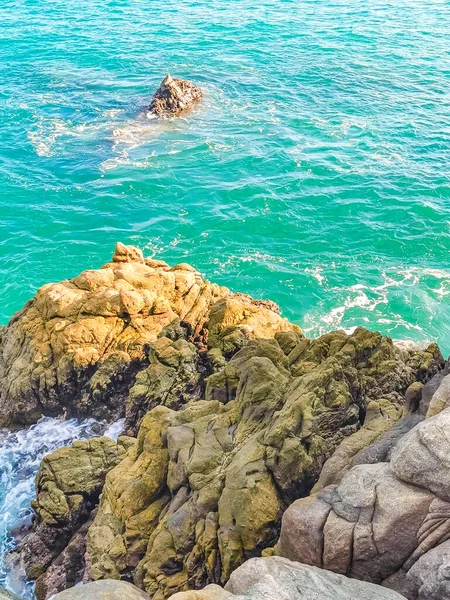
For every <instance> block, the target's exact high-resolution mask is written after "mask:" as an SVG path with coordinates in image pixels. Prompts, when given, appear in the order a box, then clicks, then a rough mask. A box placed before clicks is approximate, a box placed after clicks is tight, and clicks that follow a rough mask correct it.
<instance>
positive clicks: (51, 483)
mask: <svg viewBox="0 0 450 600" xmlns="http://www.w3.org/2000/svg"><path fill="white" fill-rule="evenodd" d="M125 453H126V449H125V448H124V447H123V446H122V445H121V444H120V443H118V444H116V442H114V441H113V440H111V439H109V438H107V437H100V438H94V439H92V440H89V441H78V442H75V443H74V444H73V445H72V446H71V447H69V448H61V449H59V450H56V451H55V452H53V453H51V454H49V455H48V456H46V457H45V458H44V460H43V461H42V463H41V466H40V468H39V472H38V474H37V478H36V492H37V495H36V500H35V501H34V502H33V503H32V506H33V508H34V510H35V514H36V516H35V519H34V522H33V530H32V532H31V533H30V534H28V535H27V536H25V538H24V539H23V540H21V541H20V544H19V546H18V547H17V549H16V550H14V551H13V553H12V555H11V558H10V561H12V562H13V563H14V562H15V563H20V565H21V566H23V568H24V569H25V574H26V576H27V577H28V578H30V579H37V584H36V597H37V598H38V599H39V600H40V599H44V598H48V597H49V596H51V595H52V594H54V593H56V592H58V591H60V590H62V589H65V588H66V587H70V586H71V585H75V583H77V582H78V581H80V579H81V578H82V577H83V574H84V554H85V538H86V533H87V530H88V526H89V524H90V519H91V513H92V511H93V509H94V508H95V507H96V506H97V505H98V501H99V496H100V492H101V489H102V487H103V484H104V481H105V477H106V473H107V472H108V471H109V470H110V469H112V468H113V467H114V466H116V465H117V464H119V463H120V461H121V460H122V458H123V457H124V456H125Z"/></svg>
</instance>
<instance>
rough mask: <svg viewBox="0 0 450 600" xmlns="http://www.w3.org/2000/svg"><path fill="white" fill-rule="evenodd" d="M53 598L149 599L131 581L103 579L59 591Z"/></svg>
mask: <svg viewBox="0 0 450 600" xmlns="http://www.w3.org/2000/svg"><path fill="white" fill-rule="evenodd" d="M54 600H150V597H149V596H147V594H145V593H144V592H143V591H142V590H140V589H139V588H137V587H136V586H135V585H132V584H131V583H126V582H125V581H116V580H114V579H104V580H103V581H94V582H93V583H87V584H86V585H81V586H79V587H74V588H71V589H70V590H65V591H64V592H60V593H59V594H56V596H54Z"/></svg>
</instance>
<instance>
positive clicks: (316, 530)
mask: <svg viewBox="0 0 450 600" xmlns="http://www.w3.org/2000/svg"><path fill="white" fill-rule="evenodd" d="M449 430H450V409H446V410H444V411H443V412H441V413H440V414H438V415H436V416H435V417H432V418H429V419H426V420H425V421H422V422H420V423H419V424H417V425H416V426H415V427H413V428H412V429H411V430H410V431H409V432H407V433H406V434H405V435H403V437H402V438H401V439H400V440H399V441H398V442H397V443H396V445H395V447H393V448H392V450H391V452H390V454H389V455H388V456H387V457H386V460H387V461H389V462H379V463H373V464H359V465H356V466H354V467H353V468H351V469H350V470H349V471H348V472H347V473H346V474H345V475H344V476H343V478H342V481H341V483H340V484H339V485H329V486H327V487H324V488H323V489H322V490H321V491H320V492H318V493H316V494H313V495H312V496H310V497H309V498H303V499H300V500H297V501H296V502H294V503H293V504H292V505H291V506H290V507H289V508H288V509H287V511H286V512H285V514H284V516H283V524H282V529H281V536H280V541H279V544H278V546H277V549H276V552H277V553H278V554H279V555H281V556H284V557H287V558H290V559H291V560H298V561H302V562H306V563H308V564H311V565H316V566H318V567H322V568H325V569H329V570H332V571H335V572H337V573H342V574H346V575H347V576H350V577H355V578H357V579H362V580H365V581H371V582H373V583H378V584H383V585H384V586H386V587H390V588H392V589H395V590H397V591H398V592H400V593H402V594H403V595H404V596H405V597H407V598H409V599H410V600H430V599H431V598H436V599H437V598H439V600H449V599H450V575H449V572H450V569H449V566H450V562H449V561H450V555H449V551H448V543H447V540H448V539H449V537H450V479H449V472H450V464H449V456H450V437H449V435H448V431H449Z"/></svg>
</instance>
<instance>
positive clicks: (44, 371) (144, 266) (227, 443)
mask: <svg viewBox="0 0 450 600" xmlns="http://www.w3.org/2000/svg"><path fill="white" fill-rule="evenodd" d="M0 336H1V337H0V415H1V419H2V421H1V423H0V424H11V423H12V424H18V423H28V422H32V421H34V420H36V419H37V418H39V417H40V416H41V415H42V414H45V415H57V414H65V415H67V416H72V415H75V416H81V417H84V416H94V417H96V418H114V419H115V418H117V417H125V432H126V434H127V436H133V437H122V438H119V443H118V444H115V443H114V442H112V441H110V440H106V439H105V438H99V439H96V440H92V441H91V442H80V443H78V444H74V446H73V447H72V448H69V449H65V450H59V451H57V452H56V453H54V454H52V455H50V456H49V457H47V458H46V459H45V460H44V462H43V464H42V466H41V469H40V472H39V475H38V479H37V498H36V501H35V503H34V509H35V511H36V518H35V522H34V524H33V531H32V532H31V533H30V535H28V536H27V537H26V538H25V540H23V542H22V543H21V544H20V546H19V549H18V550H17V551H16V553H15V555H16V556H17V557H20V562H21V564H23V565H24V567H25V570H26V573H27V575H28V577H30V578H33V579H36V580H37V581H36V593H37V596H38V599H39V600H41V599H44V598H47V597H49V596H50V595H52V594H54V593H56V592H58V591H59V590H61V589H63V588H64V587H69V586H72V585H74V584H75V583H76V582H77V581H80V580H81V579H84V580H85V581H88V580H89V579H94V580H99V579H105V578H112V579H119V578H122V579H126V580H130V581H131V580H132V581H134V582H135V583H136V584H137V585H138V586H139V587H140V588H142V589H145V590H146V591H147V592H148V593H149V594H150V595H151V597H152V598H153V600H162V599H163V598H168V597H169V596H170V595H171V594H173V593H175V592H179V591H185V590H188V589H199V588H202V587H204V586H205V585H206V584H208V583H215V584H220V585H224V584H225V583H226V582H227V581H228V579H229V577H230V575H231V573H232V572H233V571H234V570H235V569H236V568H237V567H239V566H240V565H241V564H242V563H243V562H244V561H246V560H248V559H251V558H253V557H255V556H259V555H260V554H261V552H263V551H267V549H268V548H270V547H272V546H273V545H274V544H275V543H276V541H277V540H278V537H279V534H280V526H281V517H282V514H283V512H284V511H285V510H286V508H287V507H288V506H289V505H290V504H291V503H292V502H293V501H295V500H297V499H298V498H301V497H304V496H306V495H308V494H309V493H310V491H311V489H312V487H313V486H314V485H315V484H317V488H316V489H321V488H323V490H322V492H321V493H326V491H327V490H329V489H330V485H329V484H330V483H333V484H335V485H336V484H338V483H339V482H340V481H341V480H342V483H341V485H344V484H345V480H346V477H347V476H348V474H347V475H346V473H347V471H348V470H349V469H351V467H352V466H354V465H355V464H359V463H361V462H362V463H364V462H372V463H376V462H377V461H380V460H383V461H386V460H388V458H387V457H389V456H391V454H392V453H393V452H394V450H395V449H396V448H397V447H398V443H399V440H400V438H401V437H402V436H403V435H404V433H405V432H406V431H408V430H409V429H411V427H412V426H413V425H414V424H416V423H417V422H418V421H419V420H420V419H422V418H423V417H424V415H425V413H426V412H428V408H427V409H426V410H425V406H424V402H425V397H426V398H428V397H429V396H430V390H431V388H433V389H434V390H435V391H436V390H438V389H441V388H442V386H443V382H444V381H445V378H444V377H441V376H440V375H437V374H438V373H439V372H440V370H441V369H442V367H443V359H442V356H441V354H440V351H439V349H438V347H437V346H436V345H435V344H431V345H430V346H429V347H428V348H427V349H425V350H414V349H408V348H401V347H397V346H396V345H394V344H393V343H392V340H390V339H389V338H384V337H382V336H381V335H380V334H377V333H371V332H369V331H367V330H365V329H362V328H359V329H357V330H356V331H355V332H354V333H352V334H351V335H347V334H346V333H344V332H343V331H338V332H334V333H330V334H327V335H324V336H322V337H321V338H319V339H317V340H309V339H306V338H305V337H304V336H303V335H302V333H301V331H300V329H299V328H298V327H296V326H295V325H292V324H290V323H289V322H288V321H287V320H286V319H283V318H282V317H281V316H280V314H279V310H278V308H277V307H276V305H275V304H273V303H272V302H270V301H257V300H253V299H252V298H250V297H249V296H246V295H243V294H235V293H232V292H230V291H229V290H228V289H227V288H223V287H219V286H217V285H215V284H211V283H210V282H208V281H205V280H203V279H202V278H201V276H200V274H199V273H197V272H196V271H195V269H193V268H192V267H190V266H189V265H187V264H180V265H177V266H175V267H170V266H168V265H167V264H166V263H163V262H161V261H154V260H151V259H145V258H144V257H143V255H142V253H141V252H140V251H139V250H138V249H136V248H133V247H130V246H124V245H123V244H118V245H117V248H116V252H115V254H114V256H113V259H112V261H111V262H110V263H108V264H106V265H104V267H103V268H101V269H99V270H94V271H85V272H83V273H81V275H79V276H78V277H75V278H74V279H72V280H70V281H63V282H61V283H59V284H49V285H47V286H44V287H43V288H41V289H40V290H39V291H38V293H37V294H36V297H35V298H33V299H32V300H31V301H30V302H29V303H28V304H27V305H26V306H25V307H24V309H23V310H22V311H21V312H20V313H18V314H17V315H16V316H15V317H14V318H13V319H12V320H11V322H10V324H9V325H8V326H7V327H5V328H4V329H3V330H2V333H1V334H0ZM434 376H436V377H434ZM433 399H434V393H433V394H432V395H431V397H430V398H429V400H430V403H429V407H431V406H432V403H433ZM405 403H406V404H407V405H408V408H409V411H408V414H406V415H405ZM386 432H387V433H386ZM135 436H137V440H136V439H135ZM386 440H389V441H386ZM368 444H369V447H368V448H366V446H367V445H368ZM336 448H338V450H337V452H336V454H334V456H333V453H334V452H335V450H336ZM369 455H370V457H369ZM330 457H332V458H330ZM368 457H369V458H370V460H369V458H368ZM328 459H330V462H329V463H328V465H327V466H326V467H325V469H324V471H323V473H322V476H321V477H320V479H319V476H320V474H321V470H322V467H323V465H324V463H325V462H326V461H327V460H328ZM333 461H334V462H333ZM350 472H351V471H350ZM103 484H104V487H103ZM327 493H328V492H327ZM100 494H101V500H100V502H99V498H100ZM315 497H316V496H314V498H315ZM311 502H312V500H311ZM294 506H295V504H294ZM289 510H290V509H289ZM333 510H334V509H333ZM330 511H331V508H330ZM311 531H313V530H312V529H311ZM319 537H320V536H319ZM304 562H307V561H304ZM419 576H420V575H417V577H419Z"/></svg>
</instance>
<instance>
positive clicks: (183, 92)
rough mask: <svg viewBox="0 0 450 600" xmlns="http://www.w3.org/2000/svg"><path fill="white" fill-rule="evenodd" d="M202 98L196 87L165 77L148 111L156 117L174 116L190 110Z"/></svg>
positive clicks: (168, 76)
mask: <svg viewBox="0 0 450 600" xmlns="http://www.w3.org/2000/svg"><path fill="white" fill-rule="evenodd" d="M202 97H203V92H202V90H201V89H200V88H199V87H198V86H197V85H194V84H193V83H192V82H190V81H186V80H184V79H178V78H177V77H175V78H174V77H171V76H170V75H166V77H165V78H164V80H163V82H162V83H161V85H160V86H159V88H158V89H157V91H156V92H155V95H154V96H153V99H152V102H151V104H150V106H149V109H148V110H149V112H151V113H154V114H156V115H176V114H179V113H181V112H183V111H184V110H187V109H188V108H192V106H193V105H194V104H196V103H197V102H198V101H199V100H201V98H202Z"/></svg>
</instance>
